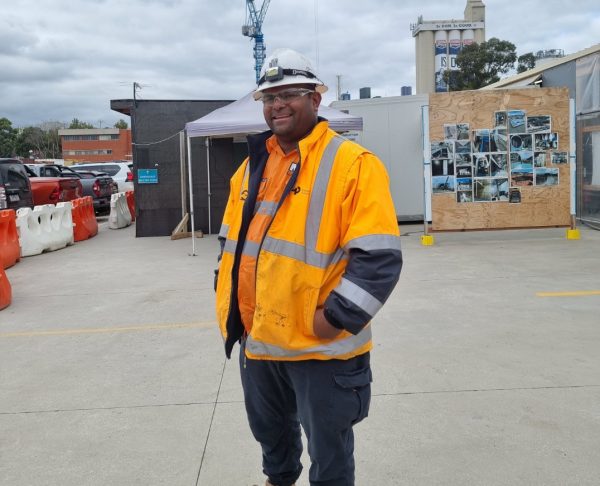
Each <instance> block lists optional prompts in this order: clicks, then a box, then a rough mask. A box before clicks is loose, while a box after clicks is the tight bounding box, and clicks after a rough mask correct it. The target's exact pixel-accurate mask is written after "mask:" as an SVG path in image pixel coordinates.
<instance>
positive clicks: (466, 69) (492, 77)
mask: <svg viewBox="0 0 600 486" xmlns="http://www.w3.org/2000/svg"><path fill="white" fill-rule="evenodd" d="M516 60H517V54H516V48H515V45H514V44H513V43H512V42H509V41H503V40H500V39H498V38H496V37H492V38H491V39H490V40H488V41H485V42H482V43H481V44H471V45H468V46H465V47H463V49H462V50H461V51H460V52H459V53H458V55H457V56H456V65H457V66H458V68H459V70H458V71H446V72H445V73H444V80H445V81H446V83H447V84H448V86H449V90H450V91H462V90H465V89H479V88H482V87H483V86H487V85H488V84H492V83H495V82H496V81H499V80H500V76H499V75H500V74H505V73H507V72H508V71H510V69H512V68H513V67H514V65H515V61H516Z"/></svg>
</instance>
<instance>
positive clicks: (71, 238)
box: [50, 202, 75, 251]
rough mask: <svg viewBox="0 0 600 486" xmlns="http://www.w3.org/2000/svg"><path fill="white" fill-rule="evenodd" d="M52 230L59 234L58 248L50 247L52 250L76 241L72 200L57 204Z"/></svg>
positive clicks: (53, 215)
mask: <svg viewBox="0 0 600 486" xmlns="http://www.w3.org/2000/svg"><path fill="white" fill-rule="evenodd" d="M51 223H52V231H53V233H56V234H57V240H58V244H59V245H60V246H59V247H58V248H50V250H52V251H53V250H58V249H59V248H64V247H65V246H70V245H72V244H73V243H75V235H74V232H73V204H72V203H70V202H60V203H58V204H57V205H56V210H55V211H54V212H53V213H52V219H51Z"/></svg>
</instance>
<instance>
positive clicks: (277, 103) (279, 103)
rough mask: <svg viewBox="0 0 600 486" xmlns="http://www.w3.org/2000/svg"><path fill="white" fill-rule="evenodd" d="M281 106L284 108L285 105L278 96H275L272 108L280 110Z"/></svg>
mask: <svg viewBox="0 0 600 486" xmlns="http://www.w3.org/2000/svg"><path fill="white" fill-rule="evenodd" d="M282 106H285V103H284V102H283V101H281V99H280V98H279V96H277V95H276V96H275V98H274V99H273V108H275V107H277V108H281V107H282Z"/></svg>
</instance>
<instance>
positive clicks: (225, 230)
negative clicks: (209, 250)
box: [219, 224, 229, 238]
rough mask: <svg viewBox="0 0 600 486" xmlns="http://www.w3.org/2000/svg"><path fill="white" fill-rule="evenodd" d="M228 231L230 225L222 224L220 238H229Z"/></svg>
mask: <svg viewBox="0 0 600 486" xmlns="http://www.w3.org/2000/svg"><path fill="white" fill-rule="evenodd" d="M227 233H229V225H228V224H222V225H221V229H220V230H219V238H227Z"/></svg>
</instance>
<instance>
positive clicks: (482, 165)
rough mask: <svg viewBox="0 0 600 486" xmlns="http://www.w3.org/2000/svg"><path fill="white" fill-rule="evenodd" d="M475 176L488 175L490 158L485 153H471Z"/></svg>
mask: <svg viewBox="0 0 600 486" xmlns="http://www.w3.org/2000/svg"><path fill="white" fill-rule="evenodd" d="M473 167H474V169H475V177H489V176H490V159H489V156H488V155H487V154H473Z"/></svg>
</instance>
